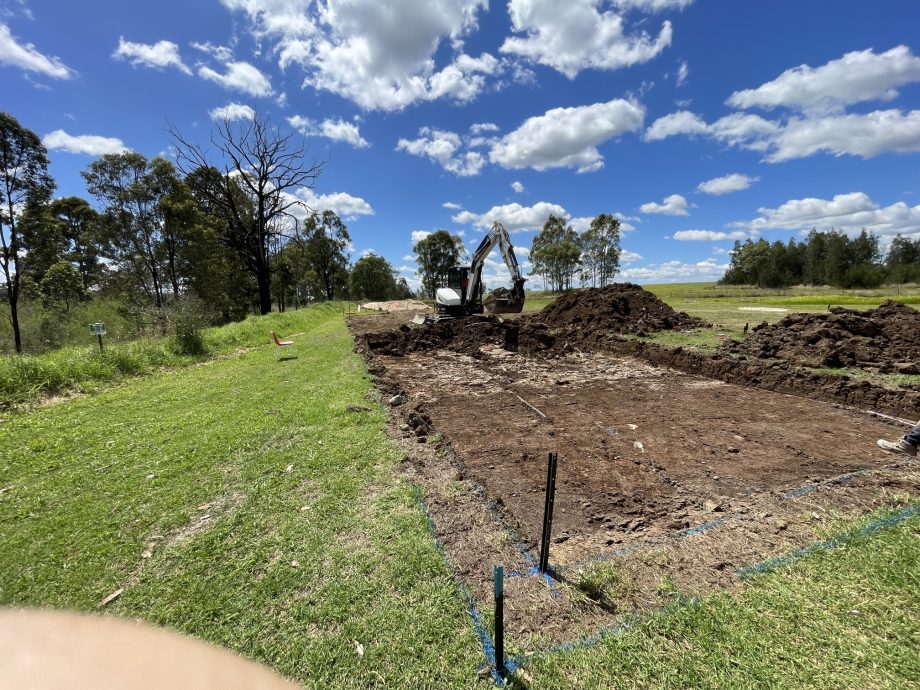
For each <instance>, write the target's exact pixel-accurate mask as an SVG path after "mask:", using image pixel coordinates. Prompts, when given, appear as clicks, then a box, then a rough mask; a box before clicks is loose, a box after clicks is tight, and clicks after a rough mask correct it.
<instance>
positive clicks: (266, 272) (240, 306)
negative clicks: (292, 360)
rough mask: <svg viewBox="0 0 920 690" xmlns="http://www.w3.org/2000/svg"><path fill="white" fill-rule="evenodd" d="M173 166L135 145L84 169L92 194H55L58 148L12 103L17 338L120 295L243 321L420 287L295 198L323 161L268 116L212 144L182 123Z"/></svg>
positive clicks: (0, 135) (3, 142)
mask: <svg viewBox="0 0 920 690" xmlns="http://www.w3.org/2000/svg"><path fill="white" fill-rule="evenodd" d="M170 135H171V138H172V140H173V144H174V147H175V150H176V156H175V162H171V161H169V160H166V159H164V158H161V157H156V158H153V159H148V158H146V157H145V156H143V155H141V154H140V153H136V152H133V151H126V152H123V153H114V154H105V155H102V156H100V157H99V158H98V159H97V160H95V161H93V162H92V163H91V164H90V165H89V166H88V167H87V168H86V169H85V170H84V171H83V172H82V176H83V178H84V181H85V183H86V189H87V192H88V193H89V195H90V196H91V197H92V199H91V200H87V199H83V198H81V197H76V196H74V197H63V198H54V191H55V189H56V183H55V181H54V179H53V178H52V176H51V175H50V174H49V172H48V167H49V160H48V154H47V150H46V149H45V147H44V145H43V144H42V142H41V140H40V138H39V137H38V136H37V135H36V134H35V133H34V132H32V131H31V130H29V129H27V128H25V127H24V126H22V125H21V124H20V123H19V122H18V121H17V120H16V119H15V118H14V117H13V116H12V115H10V114H8V113H0V194H2V209H0V270H2V274H3V276H2V277H3V283H2V286H0V287H2V292H3V296H4V298H5V301H6V303H7V305H8V308H9V314H8V316H9V321H10V325H11V328H12V338H13V347H14V349H15V350H16V352H22V349H23V346H22V332H21V324H20V310H21V308H22V306H23V304H29V305H30V306H34V305H36V304H40V306H41V308H42V309H43V310H45V312H46V319H45V321H46V322H47V323H50V324H53V323H54V322H55V320H60V319H61V318H65V317H66V316H67V315H68V314H69V313H70V312H71V311H72V310H73V309H74V307H75V306H76V305H78V304H80V303H83V302H86V301H91V300H94V299H110V300H115V301H116V302H117V304H118V309H119V311H120V312H121V313H123V314H124V315H126V316H127V317H129V318H131V319H133V320H134V321H135V322H136V323H137V324H138V328H139V329H140V328H142V327H149V326H151V325H153V327H154V328H158V329H160V330H162V331H165V330H167V329H168V328H169V327H170V320H171V319H173V320H175V319H178V318H192V319H194V320H197V321H199V322H201V323H220V322H227V321H231V320H237V319H240V318H243V317H245V316H246V315H247V314H248V313H253V312H255V313H262V314H265V313H268V312H269V311H271V310H272V309H273V308H276V309H278V310H279V311H284V310H285V309H286V308H288V307H289V306H294V307H297V306H300V305H303V304H307V303H310V302H314V301H317V300H332V299H342V298H346V297H349V296H350V297H353V298H369V299H391V298H401V297H407V296H411V295H412V291H411V290H410V289H409V286H408V285H407V283H406V281H405V279H397V273H396V271H395V270H394V269H393V267H392V266H391V265H390V264H389V262H388V261H387V260H386V259H384V258H383V257H380V256H376V255H373V254H371V255H368V256H363V257H361V258H359V259H358V260H357V261H356V262H354V263H353V264H352V263H351V254H350V248H351V238H350V236H349V233H348V228H347V227H346V225H345V223H344V222H343V221H342V219H341V218H339V216H338V215H337V214H336V213H334V212H333V211H331V210H324V211H322V212H318V211H315V210H313V209H310V208H309V207H308V206H307V205H306V204H305V203H304V202H303V201H302V200H301V199H300V197H299V196H298V195H297V192H298V191H301V190H303V189H304V188H312V186H313V183H314V182H315V180H316V179H317V177H318V176H319V174H320V172H321V171H322V168H323V166H324V165H325V162H323V161H307V159H306V149H305V146H304V144H303V140H302V139H301V140H299V141H295V140H294V138H293V135H290V134H284V133H282V132H280V131H279V130H277V129H276V128H274V127H272V126H271V125H270V123H269V122H268V121H267V120H264V119H261V118H259V117H258V116H257V117H253V118H252V119H251V120H247V121H243V122H236V123H231V122H229V121H225V122H222V123H219V124H218V125H217V127H216V130H215V132H214V134H213V135H212V137H211V144H212V146H211V147H210V149H209V150H205V149H204V148H203V147H201V146H199V145H197V144H193V143H191V142H190V141H189V140H188V139H186V138H185V137H184V136H183V135H182V134H181V133H180V132H179V131H178V130H175V129H172V130H170Z"/></svg>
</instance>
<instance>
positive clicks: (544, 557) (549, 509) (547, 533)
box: [540, 453, 559, 574]
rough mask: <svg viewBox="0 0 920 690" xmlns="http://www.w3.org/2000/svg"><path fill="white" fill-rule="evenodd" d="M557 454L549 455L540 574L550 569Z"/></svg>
mask: <svg viewBox="0 0 920 690" xmlns="http://www.w3.org/2000/svg"><path fill="white" fill-rule="evenodd" d="M558 459H559V458H558V456H557V455H556V453H550V454H549V465H548V467H547V470H546V502H545V504H544V506H543V537H542V539H541V540H540V572H541V573H544V574H545V573H546V570H547V568H549V541H550V537H551V536H552V531H553V504H554V503H555V502H556V463H557V461H558Z"/></svg>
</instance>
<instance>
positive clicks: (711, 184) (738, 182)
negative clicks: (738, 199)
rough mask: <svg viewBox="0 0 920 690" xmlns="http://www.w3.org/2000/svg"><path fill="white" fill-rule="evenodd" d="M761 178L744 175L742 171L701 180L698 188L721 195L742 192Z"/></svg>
mask: <svg viewBox="0 0 920 690" xmlns="http://www.w3.org/2000/svg"><path fill="white" fill-rule="evenodd" d="M759 180H760V178H759V177H749V176H748V175H742V174H741V173H732V174H731V175H724V176H722V177H714V178H712V179H711V180H706V181H705V182H700V183H699V185H697V187H696V188H697V189H698V190H699V191H701V192H703V193H704V194H713V195H715V196H720V195H722V194H731V193H732V192H740V191H742V190H744V189H747V188H748V187H750V186H751V185H752V184H754V183H755V182H758V181H759Z"/></svg>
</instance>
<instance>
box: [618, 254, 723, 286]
mask: <svg viewBox="0 0 920 690" xmlns="http://www.w3.org/2000/svg"><path fill="white" fill-rule="evenodd" d="M727 270H728V264H720V263H719V262H718V261H717V260H716V259H715V258H709V259H704V260H703V261H699V262H697V263H695V264H694V263H689V264H688V263H684V262H683V261H679V260H673V261H665V262H664V263H661V264H649V265H647V266H636V267H634V268H627V269H624V270H623V271H620V273H619V274H618V275H617V278H618V279H620V280H636V281H639V282H641V283H675V282H679V281H683V280H688V279H694V280H718V279H719V278H721V277H722V276H723V275H725V271H727Z"/></svg>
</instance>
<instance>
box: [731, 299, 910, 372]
mask: <svg viewBox="0 0 920 690" xmlns="http://www.w3.org/2000/svg"><path fill="white" fill-rule="evenodd" d="M721 349H722V351H723V352H725V353H728V354H734V355H746V356H747V357H752V358H755V359H767V360H782V361H785V362H790V363H793V364H796V365H798V366H806V367H828V368H834V369H836V368H841V367H860V368H864V369H873V370H878V371H881V372H882V373H904V374H920V311H917V310H916V309H913V308H911V307H909V306H907V305H905V304H901V303H900V302H894V301H891V300H889V301H887V302H885V303H884V304H882V305H881V306H879V307H878V308H876V309H869V310H868V311H854V310H852V309H844V308H842V307H836V308H834V309H831V311H830V313H827V314H790V315H789V316H787V317H785V318H784V319H782V320H781V321H778V322H777V323H775V324H773V325H767V324H761V325H760V326H757V327H755V328H754V330H753V332H752V333H751V335H750V336H748V338H747V339H746V340H744V341H741V342H738V341H734V340H733V341H730V342H728V343H726V344H725V345H723V346H722V348H721Z"/></svg>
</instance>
